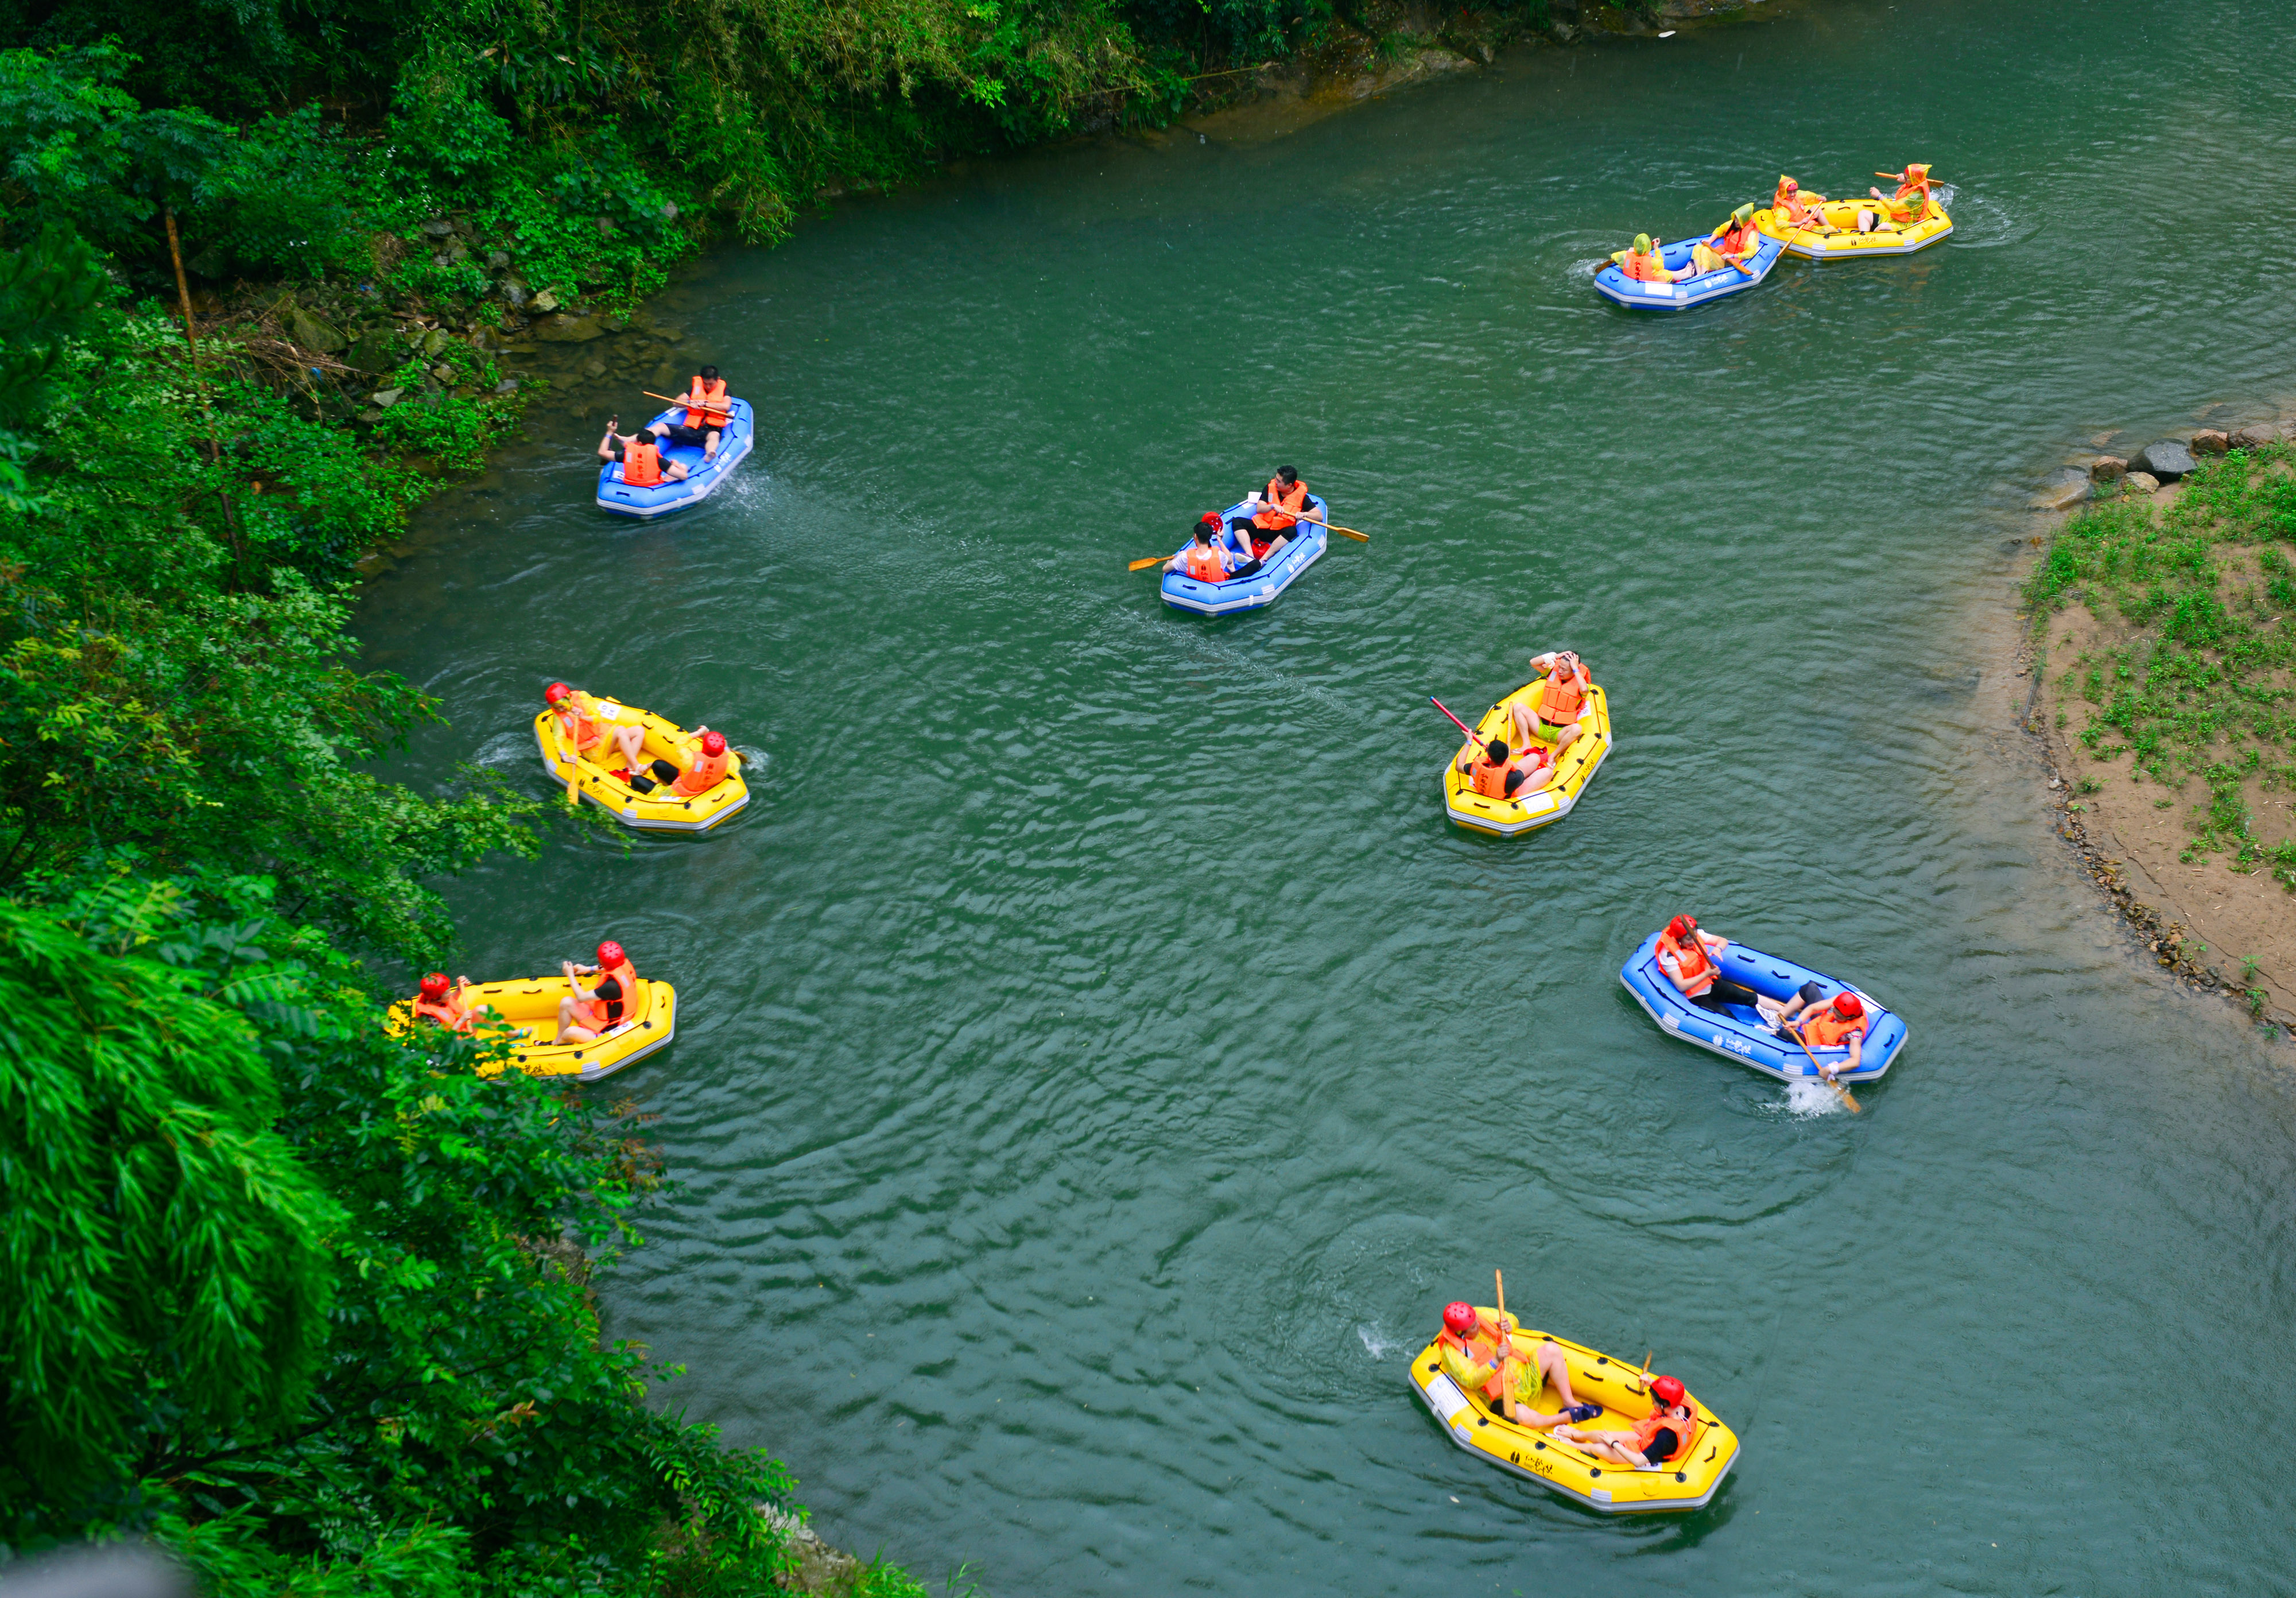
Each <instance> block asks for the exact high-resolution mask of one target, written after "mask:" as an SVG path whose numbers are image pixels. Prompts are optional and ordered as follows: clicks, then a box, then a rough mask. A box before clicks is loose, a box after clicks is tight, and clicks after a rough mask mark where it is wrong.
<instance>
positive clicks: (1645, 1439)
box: [1554, 1376, 1699, 1471]
mask: <svg viewBox="0 0 2296 1598" xmlns="http://www.w3.org/2000/svg"><path fill="white" fill-rule="evenodd" d="M1650 1390H1651V1397H1653V1398H1656V1399H1657V1400H1658V1402H1659V1407H1658V1408H1656V1409H1654V1410H1652V1411H1651V1413H1650V1414H1649V1415H1647V1416H1646V1417H1644V1419H1642V1420H1639V1421H1636V1422H1635V1424H1634V1430H1631V1431H1581V1430H1579V1429H1578V1428H1577V1427H1576V1426H1557V1427H1556V1428H1555V1429H1554V1435H1555V1436H1556V1437H1558V1438H1562V1440H1563V1441H1565V1442H1570V1443H1576V1444H1578V1445H1579V1446H1580V1447H1581V1448H1584V1449H1585V1450H1587V1453H1589V1454H1592V1455H1595V1457H1596V1458H1598V1459H1606V1460H1609V1461H1611V1462H1612V1463H1616V1464H1621V1465H1628V1466H1631V1467H1632V1468H1634V1469H1636V1470H1638V1471H1639V1470H1646V1469H1648V1468H1649V1467H1651V1466H1652V1465H1661V1464H1665V1463H1668V1462H1669V1461H1685V1462H1686V1461H1687V1460H1688V1459H1689V1458H1690V1451H1691V1450H1692V1449H1693V1448H1694V1447H1696V1446H1698V1430H1699V1426H1698V1411H1697V1410H1695V1409H1693V1407H1691V1405H1687V1404H1685V1403H1684V1402H1683V1398H1684V1397H1685V1394H1684V1392H1683V1387H1682V1383H1680V1382H1679V1381H1676V1380H1675V1379H1674V1378H1673V1377H1671V1376H1653V1377H1652V1378H1651V1384H1650Z"/></svg>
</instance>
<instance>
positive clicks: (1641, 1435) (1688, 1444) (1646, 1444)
mask: <svg viewBox="0 0 2296 1598" xmlns="http://www.w3.org/2000/svg"><path fill="white" fill-rule="evenodd" d="M1683 1407H1684V1408H1685V1409H1689V1408H1690V1406H1689V1405H1683ZM1661 1430H1671V1431H1672V1432H1673V1433H1674V1435H1675V1437H1676V1438H1677V1439H1679V1440H1680V1443H1681V1446H1680V1447H1678V1448H1677V1449H1676V1450H1675V1451H1674V1452H1673V1453H1671V1454H1669V1455H1667V1456H1666V1457H1667V1458H1668V1459H1677V1460H1686V1459H1688V1458H1689V1457H1690V1451H1691V1449H1692V1448H1693V1447H1694V1446H1697V1443H1698V1430H1699V1428H1698V1414H1697V1412H1696V1411H1695V1410H1692V1411H1691V1416H1690V1419H1688V1420H1686V1421H1685V1420H1684V1419H1683V1418H1682V1417H1681V1416H1679V1415H1676V1414H1669V1413H1668V1412H1667V1411H1665V1410H1661V1411H1659V1412H1658V1413H1657V1414H1653V1415H1649V1416H1646V1417H1644V1419H1642V1420H1639V1421H1636V1422H1635V1425H1634V1432H1635V1452H1636V1453H1637V1454H1640V1455H1644V1457H1645V1458H1648V1457H1649V1456H1650V1448H1651V1439H1652V1438H1654V1437H1656V1436H1657V1435H1658V1434H1659V1433H1660V1431H1661ZM1651 1463H1652V1464H1657V1463H1660V1462H1659V1461H1658V1460H1656V1459H1652V1460H1651Z"/></svg>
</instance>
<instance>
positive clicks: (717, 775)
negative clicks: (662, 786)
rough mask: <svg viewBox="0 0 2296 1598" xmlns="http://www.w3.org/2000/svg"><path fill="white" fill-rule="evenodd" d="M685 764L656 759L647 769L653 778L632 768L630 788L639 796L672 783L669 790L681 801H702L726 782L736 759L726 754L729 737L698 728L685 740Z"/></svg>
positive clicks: (704, 728) (705, 728) (706, 728)
mask: <svg viewBox="0 0 2296 1598" xmlns="http://www.w3.org/2000/svg"><path fill="white" fill-rule="evenodd" d="M685 751H686V757H687V758H686V763H685V765H684V766H677V765H674V764H672V763H671V762H670V761H668V760H656V761H655V762H654V763H653V764H652V766H649V767H648V768H647V769H649V770H650V771H652V773H653V775H652V777H644V776H640V775H637V774H635V767H633V768H632V775H631V777H630V786H631V787H633V788H635V789H636V790H637V791H639V792H640V793H652V791H654V788H655V786H656V785H657V784H658V783H668V784H669V791H670V792H671V794H672V795H674V796H675V797H676V798H678V799H700V798H701V796H702V795H703V794H705V793H707V792H709V791H710V790H711V789H712V788H715V787H716V786H717V784H718V783H722V782H724V781H725V780H726V767H727V766H731V765H732V764H733V758H732V757H731V756H729V755H727V754H726V734H725V733H713V732H711V731H710V730H709V728H708V727H696V728H694V729H693V736H692V737H690V738H688V739H687V740H686V741H685Z"/></svg>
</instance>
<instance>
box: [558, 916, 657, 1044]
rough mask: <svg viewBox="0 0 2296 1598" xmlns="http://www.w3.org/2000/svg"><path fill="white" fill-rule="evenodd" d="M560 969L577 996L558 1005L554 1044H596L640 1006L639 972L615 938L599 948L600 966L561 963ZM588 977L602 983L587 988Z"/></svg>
mask: <svg viewBox="0 0 2296 1598" xmlns="http://www.w3.org/2000/svg"><path fill="white" fill-rule="evenodd" d="M558 969H559V970H561V971H564V972H565V973H566V982H567V986H569V987H571V988H573V990H574V992H573V995H572V996H571V997H569V998H563V999H561V1000H559V1001H558V1036H557V1037H553V1038H552V1039H551V1040H550V1041H551V1042H553V1043H593V1042H595V1041H596V1040H597V1039H598V1038H600V1037H603V1036H604V1035H605V1034H606V1033H608V1032H610V1031H611V1030H612V1029H613V1028H616V1027H619V1026H620V1025H621V1024H622V1020H623V1018H624V1017H626V1016H627V1015H628V1014H629V1013H630V1012H631V1010H632V1009H633V1008H634V1007H635V1004H636V1003H637V996H638V973H637V971H636V969H635V967H634V966H632V965H631V964H630V957H629V956H628V955H626V954H624V953H623V952H622V946H621V945H620V944H619V943H616V942H615V941H614V940H613V939H612V938H608V939H607V940H606V941H605V942H603V943H602V944H600V945H599V946H598V963H597V964H595V965H577V964H575V963H573V962H572V961H570V960H566V961H562V962H560V963H559V968H558ZM585 977H595V978H597V981H595V982H594V983H593V984H591V985H590V986H589V987H584V986H583V985H582V979H583V978H585Z"/></svg>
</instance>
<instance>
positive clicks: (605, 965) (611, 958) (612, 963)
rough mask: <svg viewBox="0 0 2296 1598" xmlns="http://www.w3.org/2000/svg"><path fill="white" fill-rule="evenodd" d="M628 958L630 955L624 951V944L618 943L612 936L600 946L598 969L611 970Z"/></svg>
mask: <svg viewBox="0 0 2296 1598" xmlns="http://www.w3.org/2000/svg"><path fill="white" fill-rule="evenodd" d="M628 958H629V956H628V955H625V954H623V953H622V946H621V945H620V944H619V943H616V942H615V941H614V940H613V939H612V938H608V939H606V941H605V942H603V943H602V944H600V945H599V946H598V969H599V970H600V971H611V970H613V969H614V967H616V966H618V965H619V964H620V963H622V962H623V961H625V960H627V959H628Z"/></svg>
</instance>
